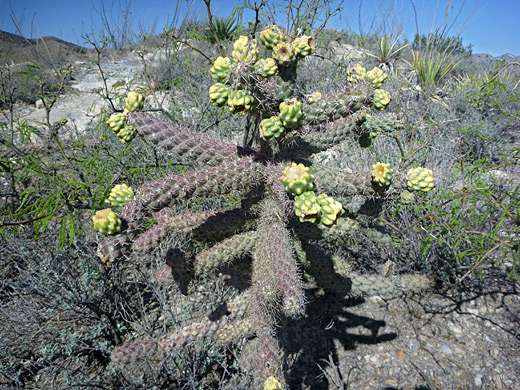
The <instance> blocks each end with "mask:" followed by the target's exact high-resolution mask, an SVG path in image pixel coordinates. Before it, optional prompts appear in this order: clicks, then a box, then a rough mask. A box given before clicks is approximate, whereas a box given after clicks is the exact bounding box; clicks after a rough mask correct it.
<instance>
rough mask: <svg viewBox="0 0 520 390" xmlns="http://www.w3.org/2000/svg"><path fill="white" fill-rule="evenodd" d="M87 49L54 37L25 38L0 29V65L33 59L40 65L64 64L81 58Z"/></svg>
mask: <svg viewBox="0 0 520 390" xmlns="http://www.w3.org/2000/svg"><path fill="white" fill-rule="evenodd" d="M86 53H87V49H85V48H84V47H81V46H78V45H75V44H73V43H70V42H66V41H63V40H61V39H58V38H55V37H42V38H37V39H26V38H24V37H21V36H19V35H16V34H11V33H8V32H6V31H1V30H0V65H5V64H12V63H14V64H19V63H22V62H25V61H35V62H38V63H39V64H40V66H46V65H50V64H54V65H64V64H66V63H71V62H74V61H76V60H78V59H81V58H82V57H83V55H84V54H86Z"/></svg>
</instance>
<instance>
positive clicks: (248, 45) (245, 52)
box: [231, 35, 259, 62]
mask: <svg viewBox="0 0 520 390" xmlns="http://www.w3.org/2000/svg"><path fill="white" fill-rule="evenodd" d="M233 49H234V50H233V51H232V52H231V56H232V57H233V58H234V59H236V60H237V61H238V62H255V61H256V60H257V59H258V53H259V50H258V46H257V44H256V40H254V39H253V40H249V38H248V37H247V36H245V35H242V36H241V37H240V38H238V39H237V40H236V41H235V42H234V43H233Z"/></svg>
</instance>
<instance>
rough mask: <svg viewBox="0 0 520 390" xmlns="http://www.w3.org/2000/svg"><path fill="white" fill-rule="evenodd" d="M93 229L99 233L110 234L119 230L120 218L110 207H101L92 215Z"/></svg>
mask: <svg viewBox="0 0 520 390" xmlns="http://www.w3.org/2000/svg"><path fill="white" fill-rule="evenodd" d="M92 222H94V229H96V230H97V231H98V232H100V233H101V234H105V235H111V234H116V233H119V232H120V231H121V220H120V219H119V216H118V215H117V214H116V213H114V212H113V211H112V209H103V210H99V211H97V212H96V214H95V215H94V216H93V217H92Z"/></svg>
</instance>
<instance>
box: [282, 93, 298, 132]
mask: <svg viewBox="0 0 520 390" xmlns="http://www.w3.org/2000/svg"><path fill="white" fill-rule="evenodd" d="M302 108H303V104H302V103H300V102H299V101H298V99H296V98H293V99H288V100H286V101H284V102H282V103H280V120H281V121H282V124H283V125H284V126H285V127H286V128H287V129H290V128H293V127H297V126H298V125H299V124H300V122H301V119H302V117H303V111H302Z"/></svg>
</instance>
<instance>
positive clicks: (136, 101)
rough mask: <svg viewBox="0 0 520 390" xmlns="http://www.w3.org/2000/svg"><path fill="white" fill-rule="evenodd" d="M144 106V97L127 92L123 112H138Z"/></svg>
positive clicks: (136, 93)
mask: <svg viewBox="0 0 520 390" xmlns="http://www.w3.org/2000/svg"><path fill="white" fill-rule="evenodd" d="M143 106H144V95H143V94H142V93H139V92H136V91H130V92H128V95H126V99H125V110H127V111H129V112H133V111H139V110H141V109H142V108H143Z"/></svg>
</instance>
